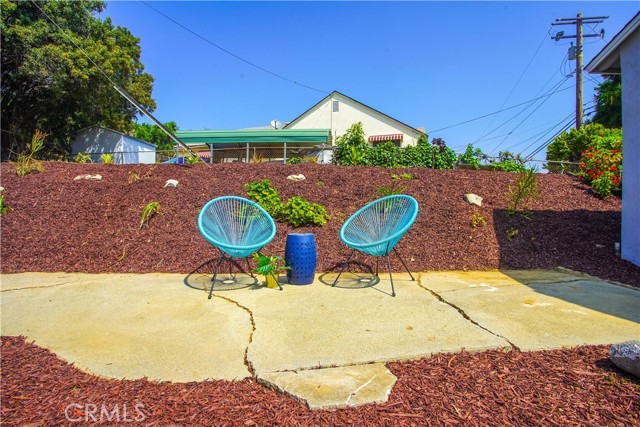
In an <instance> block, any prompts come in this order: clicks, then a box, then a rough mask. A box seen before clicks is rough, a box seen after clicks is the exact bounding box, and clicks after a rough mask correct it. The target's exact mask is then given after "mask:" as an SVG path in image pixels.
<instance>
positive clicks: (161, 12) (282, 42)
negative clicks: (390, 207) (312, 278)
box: [101, 1, 639, 158]
mask: <svg viewBox="0 0 640 427" xmlns="http://www.w3.org/2000/svg"><path fill="white" fill-rule="evenodd" d="M638 9H639V6H638V3H637V2H635V1H628V2H627V1H625V2H482V3H480V2H164V1H163V2H149V1H132V2H110V3H109V4H108V6H107V8H106V10H105V11H104V12H103V13H102V16H101V17H102V18H106V17H108V16H109V17H111V18H112V20H113V23H114V24H115V25H121V26H124V27H127V28H128V29H129V30H130V31H131V32H132V33H133V34H134V35H135V36H137V37H139V38H140V45H141V48H142V62H143V63H144V65H145V71H147V72H149V73H151V74H152V75H153V76H154V77H155V79H156V80H155V83H154V94H153V96H154V99H155V100H156V102H157V104H158V107H157V109H156V111H155V112H154V115H155V117H157V118H158V119H160V120H161V121H163V122H167V121H171V120H172V121H175V122H176V123H177V124H178V126H179V128H180V129H182V130H188V129H193V130H204V129H241V128H249V127H256V126H266V125H268V124H269V123H270V122H271V121H272V120H279V121H281V122H287V121H290V120H292V119H294V118H296V117H297V116H299V115H300V114H301V113H303V112H304V111H306V110H307V109H308V108H310V107H311V106H313V105H314V104H315V103H317V102H318V101H320V100H321V99H322V98H324V97H325V96H326V94H328V93H330V92H331V91H333V90H337V91H340V92H342V93H344V94H345V95H347V96H349V97H352V98H354V99H356V100H358V101H360V102H362V103H364V104H366V105H369V106H371V107H373V108H375V109H377V110H379V111H381V112H383V113H385V114H387V115H389V116H391V117H393V118H395V119H397V120H400V121H402V122H404V123H407V124H409V125H411V126H414V127H416V128H418V127H422V128H425V129H426V130H427V134H428V135H429V137H430V138H443V139H444V140H445V141H446V142H447V145H448V146H450V147H452V148H453V149H455V150H456V151H464V148H465V147H466V145H467V144H470V143H473V144H474V146H475V147H479V148H481V149H482V150H483V151H484V152H485V153H489V154H494V155H496V154H498V152H499V151H505V150H509V151H511V152H514V153H522V154H523V155H525V156H531V155H533V154H535V155H536V156H537V157H538V158H544V154H545V153H544V148H545V147H546V144H548V143H549V142H550V138H552V137H553V136H554V135H556V134H557V133H559V132H560V131H562V130H565V129H569V128H571V127H572V125H573V124H574V121H575V109H576V106H575V102H576V101H575V99H576V98H575V96H576V95H575V77H574V73H575V66H576V61H574V60H570V57H569V54H570V47H571V43H572V42H571V41H568V40H565V39H558V40H555V39H554V38H552V37H554V36H555V34H556V33H557V31H560V30H563V31H565V34H566V35H572V34H574V33H573V32H572V31H575V29H572V28H571V27H570V26H564V27H555V26H552V25H551V24H552V23H554V22H555V21H556V19H559V18H575V17H576V16H577V14H578V13H582V14H583V16H585V17H589V16H598V17H599V16H608V17H609V18H608V19H605V20H604V22H603V23H599V24H585V25H584V32H585V34H587V33H589V34H591V33H598V34H599V33H600V31H601V30H602V29H605V36H604V39H603V38H601V37H593V38H585V39H584V46H583V53H584V63H585V64H586V63H588V62H589V61H590V60H591V59H592V58H593V57H594V56H595V55H596V54H597V53H598V52H599V51H600V50H601V49H602V48H603V47H604V45H605V44H606V41H608V40H610V39H611V38H612V37H613V36H615V34H617V32H618V31H620V29H622V27H623V26H624V25H625V24H626V23H627V22H628V21H629V20H630V19H631V18H632V17H633V16H634V15H635V14H636V13H637V11H638ZM601 81H602V79H601V78H600V77H599V76H590V75H589V74H587V73H585V74H584V88H583V93H584V98H583V100H584V113H585V117H586V118H587V119H588V117H589V114H590V113H592V112H593V108H594V107H593V106H594V102H593V96H594V87H595V86H597V84H598V83H599V82H601Z"/></svg>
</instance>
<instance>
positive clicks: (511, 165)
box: [490, 151, 527, 172]
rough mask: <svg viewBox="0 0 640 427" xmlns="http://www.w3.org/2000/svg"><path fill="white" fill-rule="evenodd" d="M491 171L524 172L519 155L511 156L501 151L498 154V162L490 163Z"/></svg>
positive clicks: (523, 164) (508, 152)
mask: <svg viewBox="0 0 640 427" xmlns="http://www.w3.org/2000/svg"><path fill="white" fill-rule="evenodd" d="M490 165H491V169H493V170H496V171H502V172H525V171H526V170H527V167H526V166H525V161H524V159H523V158H522V157H521V156H520V154H512V153H511V152H510V151H501V152H500V153H499V154H498V161H497V162H492V163H490Z"/></svg>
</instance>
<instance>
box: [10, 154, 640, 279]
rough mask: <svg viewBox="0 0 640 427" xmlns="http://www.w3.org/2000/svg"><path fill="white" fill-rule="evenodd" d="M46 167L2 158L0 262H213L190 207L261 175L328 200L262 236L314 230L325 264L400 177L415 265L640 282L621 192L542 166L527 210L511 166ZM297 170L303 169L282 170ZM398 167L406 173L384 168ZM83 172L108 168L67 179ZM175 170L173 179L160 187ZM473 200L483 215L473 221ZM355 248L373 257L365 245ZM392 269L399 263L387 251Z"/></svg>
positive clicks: (127, 267)
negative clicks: (513, 205) (346, 231)
mask: <svg viewBox="0 0 640 427" xmlns="http://www.w3.org/2000/svg"><path fill="white" fill-rule="evenodd" d="M44 168H45V171H44V172H42V173H31V174H29V175H27V176H24V177H19V176H17V175H16V174H15V173H14V169H13V167H12V165H11V164H6V163H5V164H2V165H1V171H2V175H1V185H2V186H3V187H4V188H5V192H4V194H5V195H6V197H5V205H8V206H9V207H11V208H12V209H13V210H12V211H10V212H8V213H6V214H4V215H2V217H1V227H2V229H1V239H2V249H1V256H2V261H1V262H2V264H1V269H2V272H3V273H12V272H21V271H69V272H71V271H82V272H179V273H189V272H192V271H195V270H197V269H201V270H202V269H204V270H207V269H208V268H211V269H212V268H213V267H212V266H211V265H210V264H211V261H212V260H213V259H214V258H215V257H216V256H217V253H216V252H215V251H214V250H213V248H212V247H211V246H210V245H209V244H208V243H207V242H205V240H204V239H203V238H202V237H201V236H200V234H199V233H198V230H197V226H196V219H197V216H198V211H199V209H200V208H201V207H202V206H203V205H204V204H205V203H206V202H207V201H209V200H210V199H212V198H214V197H218V196H223V195H238V196H244V197H246V189H245V187H244V184H245V183H248V182H251V181H254V180H258V179H263V178H268V179H270V180H271V182H272V184H273V186H274V187H275V188H276V189H277V190H278V191H279V193H280V196H281V198H282V199H284V200H286V199H288V198H289V197H291V196H302V197H304V198H306V199H308V200H310V201H313V202H318V203H322V204H324V205H325V206H326V207H327V210H328V211H329V213H330V214H331V220H330V221H329V222H328V223H327V225H325V226H324V227H303V228H299V229H293V228H292V227H290V226H288V225H286V224H282V223H277V230H278V231H277V236H276V239H275V240H274V241H273V242H272V243H271V244H270V245H269V246H267V248H266V249H265V251H266V252H270V253H275V254H283V253H284V246H285V241H286V235H287V233H290V232H312V233H315V237H316V241H317V252H318V271H323V272H324V271H330V270H332V269H334V268H335V267H336V263H338V262H340V261H342V260H344V258H345V257H346V255H347V254H348V252H349V251H348V249H347V248H346V246H344V245H343V244H342V243H341V242H340V239H339V236H338V233H339V230H340V226H341V225H342V223H343V222H344V221H345V220H346V218H348V217H349V215H351V214H352V213H354V212H355V211H356V210H357V209H358V208H359V207H361V206H362V205H364V204H365V203H367V202H369V201H371V200H373V199H375V198H377V193H376V189H377V188H379V187H382V186H388V185H391V184H392V183H393V184H396V185H402V186H404V187H405V190H404V192H405V193H406V194H410V195H412V196H413V197H415V198H416V199H417V200H418V203H419V205H420V214H419V216H418V219H417V221H416V223H415V224H414V226H413V227H412V229H411V230H410V231H409V232H408V233H407V235H406V236H405V237H404V239H403V240H402V241H401V242H400V244H399V245H398V247H397V249H398V250H399V252H400V253H401V254H402V255H403V256H404V257H405V258H406V260H407V263H408V265H409V268H410V269H411V270H414V271H424V270H450V269H456V270H458V269H469V270H473V269H480V270H485V269H495V268H504V269H514V268H527V269H528V268H554V267H558V266H562V267H566V268H570V269H573V270H578V271H581V272H584V273H588V274H592V275H595V276H599V277H602V278H605V279H610V280H615V281H620V282H623V283H627V284H630V285H634V286H640V268H638V267H635V266H633V265H632V264H630V263H628V262H625V261H622V260H620V259H619V258H618V257H616V255H615V253H614V243H615V242H618V241H620V206H621V201H620V199H619V198H617V197H610V198H608V199H606V200H600V199H598V198H597V197H595V196H594V195H593V194H592V193H591V192H590V190H589V188H588V186H586V185H584V184H583V183H581V182H580V181H579V180H578V179H575V178H572V177H569V176H566V175H539V176H538V183H539V188H540V193H541V197H540V199H539V200H538V201H536V202H534V203H532V204H531V205H530V209H531V210H532V211H533V213H532V215H531V217H530V219H526V218H524V217H522V216H520V215H508V214H507V213H506V211H505V208H506V192H507V187H508V185H509V184H510V183H511V182H513V180H515V178H516V175H515V174H511V173H506V172H487V171H463V170H456V171H438V170H431V169H423V168H414V169H403V170H391V169H382V168H370V167H341V166H328V165H315V164H304V165H281V164H239V163H235V164H214V165H211V167H208V166H207V165H204V164H199V165H190V166H176V165H94V164H88V165H80V164H73V163H45V164H44ZM300 173H302V174H304V175H305V176H306V178H307V179H306V180H304V181H300V182H293V181H288V180H287V179H286V177H287V176H288V175H291V174H300ZM400 173H411V174H413V176H414V179H411V180H402V179H398V180H394V179H392V177H391V175H392V174H400ZM81 174H100V175H102V177H103V179H102V180H101V181H88V180H77V181H76V180H74V178H75V177H76V176H78V175H81ZM136 178H137V179H136ZM171 178H172V179H177V180H178V181H179V185H178V187H177V188H163V186H164V184H165V182H166V180H168V179H171ZM468 192H472V193H475V194H478V195H480V196H482V197H483V198H484V201H483V205H482V207H480V208H476V207H475V206H471V205H469V204H468V203H466V202H465V201H464V200H463V195H464V194H465V193H468ZM151 201H157V202H159V203H160V209H161V212H162V214H161V215H160V216H157V217H155V218H153V219H152V220H151V222H150V224H149V225H148V226H145V227H143V228H142V229H140V218H141V212H142V208H143V207H144V206H145V205H146V204H147V203H149V202H151ZM476 211H477V212H479V214H480V215H482V217H483V218H484V219H485V220H486V225H485V226H482V227H477V228H474V227H472V226H471V218H472V215H473V214H474V213H475V212H476ZM516 231H517V234H515V235H514V236H511V238H510V237H509V235H513V234H514V233H515V232H516ZM359 261H363V262H365V263H369V264H373V260H372V259H370V258H369V259H367V258H365V257H361V258H360V259H359ZM392 268H393V269H394V270H398V271H399V270H400V269H402V266H401V265H400V263H399V262H397V261H396V260H393V259H392Z"/></svg>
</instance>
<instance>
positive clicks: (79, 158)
mask: <svg viewBox="0 0 640 427" xmlns="http://www.w3.org/2000/svg"><path fill="white" fill-rule="evenodd" d="M73 161H74V162H76V163H92V162H91V154H89V153H84V152H80V153H78V154H76V156H75V157H74V158H73Z"/></svg>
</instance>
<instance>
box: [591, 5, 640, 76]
mask: <svg viewBox="0 0 640 427" xmlns="http://www.w3.org/2000/svg"><path fill="white" fill-rule="evenodd" d="M638 28H640V12H638V13H637V14H636V15H635V16H634V17H633V18H632V19H631V21H629V22H628V23H627V25H625V26H624V28H623V29H622V30H620V32H619V33H618V34H616V36H615V37H614V38H613V40H611V41H610V42H609V43H607V45H606V46H605V47H604V48H602V50H601V51H600V52H599V53H598V54H597V55H596V56H595V57H594V58H593V59H592V60H591V62H589V63H588V64H587V66H586V67H585V69H586V70H587V71H588V72H589V73H591V74H620V48H621V46H622V44H623V43H624V42H625V41H626V40H627V39H628V38H629V36H630V35H631V34H633V33H634V32H635V31H636V30H637V29H638Z"/></svg>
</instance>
